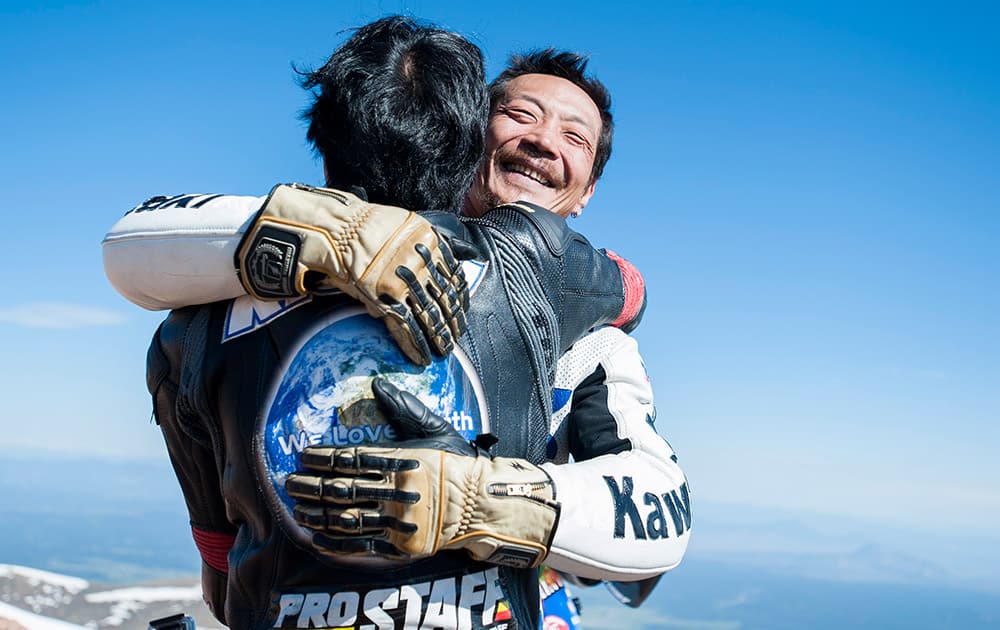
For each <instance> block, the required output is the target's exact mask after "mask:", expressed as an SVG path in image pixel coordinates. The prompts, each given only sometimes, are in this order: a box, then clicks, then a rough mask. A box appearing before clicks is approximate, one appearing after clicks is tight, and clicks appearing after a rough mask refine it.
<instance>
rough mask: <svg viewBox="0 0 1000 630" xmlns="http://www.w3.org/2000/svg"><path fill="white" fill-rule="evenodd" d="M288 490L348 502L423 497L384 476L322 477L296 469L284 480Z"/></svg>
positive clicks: (301, 496) (299, 496)
mask: <svg viewBox="0 0 1000 630" xmlns="http://www.w3.org/2000/svg"><path fill="white" fill-rule="evenodd" d="M397 461H399V460H397ZM285 491H286V492H288V494H290V495H291V496H293V497H295V498H296V499H304V500H307V501H320V502H323V503H338V504H347V505H350V504H355V503H364V502H370V501H392V502H394V503H416V502H417V501H419V500H420V494H418V493H416V492H405V491H403V490H397V489H396V488H395V487H394V486H391V485H387V484H386V483H384V482H383V480H382V479H367V478H362V477H323V476H320V475H302V474H298V473H294V474H291V475H288V478H287V479H286V480H285Z"/></svg>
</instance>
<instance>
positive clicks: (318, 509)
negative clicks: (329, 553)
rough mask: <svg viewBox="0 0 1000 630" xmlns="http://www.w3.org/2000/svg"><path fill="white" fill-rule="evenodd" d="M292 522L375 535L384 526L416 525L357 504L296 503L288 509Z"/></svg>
mask: <svg viewBox="0 0 1000 630" xmlns="http://www.w3.org/2000/svg"><path fill="white" fill-rule="evenodd" d="M292 513H293V515H294V516H295V522H296V523H298V524H299V525H302V526H303V527H307V528H309V529H312V530H319V531H326V532H332V533H336V534H350V535H358V536H376V537H377V536H378V535H379V534H384V531H385V530H386V529H393V530H395V531H398V532H401V533H404V534H412V533H414V532H416V531H417V526H416V525H414V524H412V523H405V522H403V521H400V520H399V519H398V518H396V517H395V516H384V515H382V514H379V513H378V512H375V511H372V510H363V509H361V508H357V507H352V508H346V509H344V508H334V507H322V506H313V505H302V504H299V505H296V506H295V509H294V510H293V511H292Z"/></svg>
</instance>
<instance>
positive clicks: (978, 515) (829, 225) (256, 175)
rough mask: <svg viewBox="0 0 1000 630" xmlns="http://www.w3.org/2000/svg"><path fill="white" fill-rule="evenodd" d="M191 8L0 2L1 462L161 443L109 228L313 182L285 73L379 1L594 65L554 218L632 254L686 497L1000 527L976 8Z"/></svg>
mask: <svg viewBox="0 0 1000 630" xmlns="http://www.w3.org/2000/svg"><path fill="white" fill-rule="evenodd" d="M202 4H203V3H194V2H183V1H177V2H172V3H159V4H152V5H146V4H140V3H132V2H124V1H122V2H60V3H55V2H51V3H24V2H11V1H9V0H8V1H5V2H3V3H2V4H0V61H2V63H0V86H2V98H0V191H2V194H0V199H2V201H0V204H2V206H3V210H2V213H0V216H2V225H3V232H4V237H5V238H4V239H3V244H4V247H3V250H2V251H3V253H2V256H0V260H2V264H0V270H2V271H0V278H2V286H3V289H4V290H3V294H2V296H0V348H2V353H3V355H2V356H3V361H0V452H3V451H7V452H9V451H35V450H43V449H44V450H53V451H72V452H76V453H81V454H88V453H92V454H99V455H102V456H114V457H130V456H131V457H141V458H163V457H165V453H164V449H163V447H162V444H161V441H160V436H159V432H158V431H157V430H156V429H155V427H153V426H152V425H151V424H150V422H149V416H150V404H149V401H148V396H147V394H146V392H145V380H144V359H145V350H146V346H147V343H148V340H149V337H150V336H151V334H152V332H153V330H154V328H155V326H156V324H157V323H158V322H159V321H160V319H162V314H158V313H148V312H145V311H142V310H141V309H139V308H137V307H135V306H132V305H131V304H129V303H127V302H126V301H125V300H124V299H122V298H120V297H119V296H118V295H117V294H116V293H115V292H114V291H113V290H112V289H111V288H110V286H109V285H108V284H107V281H106V280H105V278H104V275H103V270H102V264H101V252H100V245H99V244H100V241H101V238H102V237H103V235H104V233H105V231H106V230H107V229H108V228H109V227H110V226H111V224H112V223H113V222H114V221H115V220H117V219H118V218H119V217H120V216H121V215H122V214H123V213H124V212H125V211H126V210H127V209H129V208H130V207H132V206H133V205H135V204H136V203H138V202H139V201H142V200H143V199H145V198H147V197H149V196H152V195H154V194H175V193H184V192H230V193H239V194H264V193H266V191H267V190H268V189H269V188H270V187H271V186H272V185H273V184H274V183H277V182H282V181H304V182H308V183H317V184H318V183H320V182H321V179H322V177H321V168H320V164H319V162H318V161H317V160H316V159H314V158H313V156H312V155H311V153H310V150H309V148H308V146H307V145H306V142H305V138H304V135H305V134H304V132H305V129H304V126H303V124H302V123H301V121H299V120H298V118H297V114H298V112H299V111H300V110H301V108H302V107H303V106H304V105H305V104H306V102H307V100H306V94H305V92H303V91H302V90H301V89H300V88H298V87H297V85H296V83H295V74H294V73H293V71H292V68H291V63H293V62H294V63H297V64H300V65H303V66H316V65H318V64H321V63H322V62H323V61H324V60H325V58H326V57H327V56H328V55H329V53H330V52H331V51H332V50H333V49H334V47H336V46H337V45H338V44H339V43H340V42H342V41H343V39H344V37H345V35H343V34H342V32H341V31H342V29H345V28H348V27H351V26H356V25H360V24H362V23H364V22H367V21H370V20H371V19H374V18H377V17H381V16H382V15H385V14H387V13H396V12H402V13H407V14H412V15H415V16H418V17H422V18H426V19H429V20H432V21H435V22H438V23H440V24H442V25H444V26H447V27H450V28H453V29H455V30H458V31H461V32H463V33H465V34H466V35H468V36H469V37H470V38H471V39H472V40H473V41H474V42H476V43H477V44H479V45H480V46H481V47H482V48H483V50H484V52H485V54H486V56H487V59H488V71H489V75H490V77H492V76H494V75H495V74H496V73H497V72H498V71H499V70H500V68H501V67H502V65H503V63H504V61H505V59H506V56H507V54H508V53H510V52H511V51H517V50H524V49H526V48H530V47H536V46H544V45H556V46H558V47H562V48H569V49H576V50H581V51H586V52H589V53H590V54H591V70H592V71H593V72H594V73H595V74H597V75H598V76H599V77H600V78H602V79H603V80H604V81H605V82H606V83H607V85H608V86H609V88H610V89H611V91H612V94H613V97H614V114H615V118H616V121H617V132H616V139H615V147H614V154H613V156H612V158H611V162H610V163H609V165H608V168H607V170H606V171H605V176H604V178H603V179H602V181H601V182H600V183H599V185H598V193H597V194H596V196H595V197H594V199H593V200H592V201H591V203H590V205H589V206H588V207H587V209H586V211H585V212H584V215H583V217H582V218H581V219H579V220H577V221H576V222H575V224H574V227H575V228H576V229H578V230H579V231H581V232H583V233H585V234H587V235H588V236H589V237H590V238H591V240H592V241H593V242H594V244H595V245H598V246H606V247H609V248H611V249H614V250H616V251H618V252H619V253H621V254H623V255H624V256H626V257H628V258H629V259H631V260H632V261H634V262H635V263H636V264H637V266H638V267H639V268H640V269H641V270H642V271H643V272H644V275H645V277H646V281H647V284H648V289H649V307H648V310H647V311H646V317H645V320H644V322H643V325H642V327H641V329H640V330H639V332H638V333H637V337H638V338H639V341H640V344H641V347H642V350H643V355H644V357H645V360H646V365H647V368H648V371H649V374H650V376H651V378H652V380H653V384H654V386H655V391H656V396H657V407H658V413H659V416H658V427H659V429H660V431H661V433H663V434H664V435H665V436H666V437H667V438H668V439H669V440H670V442H671V443H672V444H673V446H674V447H675V448H676V450H677V451H678V453H679V455H680V457H681V462H682V464H683V465H684V466H685V469H686V471H687V473H688V476H689V479H690V481H691V485H692V488H693V490H694V492H695V496H696V499H697V500H705V501H719V502H732V503H743V504H748V505H753V506H756V507H758V508H768V507H775V508H779V507H780V508H788V509H795V510H808V511H811V512H817V513H824V514H830V515H832V516H837V515H844V516H854V517H863V518H870V519H873V520H877V521H883V522H886V523H894V524H897V525H904V526H907V527H912V528H915V529H922V530H927V531H931V532H935V533H938V534H944V533H948V532H951V533H955V534H958V533H962V532H970V531H972V532H980V533H989V532H993V533H996V532H997V531H1000V482H998V481H997V480H998V479H1000V463H998V462H1000V458H998V457H997V450H998V445H1000V330H998V327H1000V295H998V293H1000V292H998V289H1000V180H998V178H997V170H998V163H1000V160H998V157H1000V156H998V149H997V147H998V144H1000V38H997V36H996V24H997V20H998V17H1000V16H998V11H997V10H996V9H994V8H992V5H991V4H990V3H981V4H966V3H961V2H948V3H945V2H938V3H919V5H920V6H916V5H915V4H914V3H890V4H877V5H875V6H871V5H872V3H803V2H787V3H781V2H757V3H725V2H711V3H697V4H696V3H688V2H685V3H674V2H648V3H630V2H620V3H608V2H591V1H582V2H576V3H571V4H568V3H540V2H535V3H530V4H528V5H525V6H515V5H498V4H495V3H493V4H483V5H481V6H480V5H478V4H476V3H461V4H459V3H451V2H443V1H442V2H433V1H429V0H428V1H418V0H411V1H405V2H404V1H399V2H389V1H385V2H357V1H352V2H347V1H344V2H332V1H330V2H302V3H288V5H287V6H282V7H279V6H278V4H277V3H259V2H238V3H237V2H233V3H210V6H202ZM206 4H209V3H206ZM568 7H572V9H573V12H572V13H571V12H569V11H568ZM25 483H26V484H27V483H30V480H29V478H28V477H26V478H25Z"/></svg>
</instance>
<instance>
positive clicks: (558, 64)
mask: <svg viewBox="0 0 1000 630" xmlns="http://www.w3.org/2000/svg"><path fill="white" fill-rule="evenodd" d="M587 61H588V58H587V57H586V56H585V55H580V54H577V53H574V52H569V51H558V50H556V49H554V48H546V49H544V50H532V51H530V52H527V53H524V54H521V55H511V58H510V63H508V65H507V68H506V69H504V71H503V72H501V73H500V75H499V76H498V77H497V78H496V79H494V80H493V82H492V83H490V88H489V90H490V111H493V108H494V107H496V105H497V103H499V102H500V101H501V100H502V99H503V97H504V96H505V95H506V92H507V84H508V83H510V82H511V80H512V79H515V78H517V77H519V76H521V75H522V74H550V75H552V76H555V77H559V78H560V79H566V80H567V81H569V82H571V83H573V84H574V85H576V86H577V87H578V88H580V89H581V90H583V91H584V92H586V93H587V96H589V97H590V100H592V101H594V105H597V110H598V111H599V112H600V113H601V135H600V137H599V138H598V139H597V149H596V150H595V151H594V168H593V170H591V172H590V179H591V181H597V180H598V179H599V178H600V177H601V174H602V173H603V172H604V165H605V164H607V163H608V158H610V157H611V141H612V138H613V137H614V133H615V124H614V120H612V118H611V94H610V93H609V92H608V89H607V88H606V87H604V84H603V83H601V82H600V81H598V80H597V79H595V78H594V77H593V76H590V75H588V74H586V70H587Z"/></svg>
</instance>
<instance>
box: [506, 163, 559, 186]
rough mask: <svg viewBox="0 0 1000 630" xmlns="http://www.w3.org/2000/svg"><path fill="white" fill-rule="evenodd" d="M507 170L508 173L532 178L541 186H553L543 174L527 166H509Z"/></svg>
mask: <svg viewBox="0 0 1000 630" xmlns="http://www.w3.org/2000/svg"><path fill="white" fill-rule="evenodd" d="M507 170H508V171H513V172H515V173H520V174H521V175H524V176H525V177H528V178H531V179H533V180H535V181H536V182H538V183H539V184H542V185H543V186H550V185H551V184H549V180H547V179H546V178H545V177H544V176H543V175H542V174H541V173H539V172H538V171H536V170H535V169H533V168H528V167H527V166H522V165H520V164H508V165H507Z"/></svg>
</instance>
